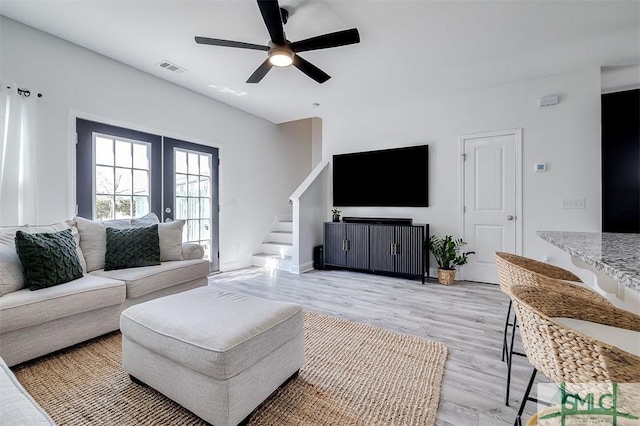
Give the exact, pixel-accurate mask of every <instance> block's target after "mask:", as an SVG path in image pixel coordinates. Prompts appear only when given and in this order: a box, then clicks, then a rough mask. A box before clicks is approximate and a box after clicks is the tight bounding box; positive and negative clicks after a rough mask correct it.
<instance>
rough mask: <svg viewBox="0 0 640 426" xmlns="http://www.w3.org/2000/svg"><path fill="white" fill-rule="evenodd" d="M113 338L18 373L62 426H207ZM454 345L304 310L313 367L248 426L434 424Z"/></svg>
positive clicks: (303, 371)
mask: <svg viewBox="0 0 640 426" xmlns="http://www.w3.org/2000/svg"><path fill="white" fill-rule="evenodd" d="M120 356H121V335H120V333H119V332H115V333H111V334H108V335H106V336H102V337H99V338H96V339H93V340H90V341H88V342H85V343H82V344H80V345H76V346H74V347H72V348H68V349H65V350H62V351H59V352H56V353H54V354H51V355H49V356H46V357H43V358H40V359H37V360H34V361H31V362H27V363H24V364H21V365H19V366H17V367H15V368H14V369H13V370H14V372H15V374H16V376H17V377H18V380H20V382H21V383H22V384H23V386H24V387H25V388H26V389H27V391H29V393H31V395H32V396H33V397H34V399H35V400H36V401H37V402H38V403H39V404H40V405H41V406H42V408H43V409H44V410H45V411H47V413H49V415H50V416H51V417H52V418H53V420H54V421H55V422H56V423H57V424H59V425H109V426H111V425H204V424H206V423H205V422H204V421H202V420H201V419H200V418H198V417H196V416H195V415H194V414H192V413H191V412H189V411H187V410H186V409H184V408H182V407H181V406H180V405H178V404H176V403H174V402H173V401H171V400H169V399H168V398H166V397H164V396H163V395H162V394H160V393H158V392H156V391H154V390H153V389H151V388H149V387H146V386H140V385H137V384H134V383H132V382H131V381H130V380H129V376H128V375H127V374H126V373H125V372H124V371H123V370H122V368H121V366H120ZM446 358H447V348H446V347H445V346H444V345H443V344H442V343H438V342H431V341H427V340H424V339H420V338H417V337H412V336H407V335H403V334H398V333H394V332H390V331H387V330H382V329H379V328H375V327H371V326H368V325H363V324H357V323H354V322H350V321H345V320H342V319H338V318H333V317H327V316H323V315H319V314H314V313H309V312H305V361H306V362H305V365H304V367H303V368H302V369H301V370H300V375H299V376H298V377H297V378H296V379H294V380H292V381H291V382H289V383H288V384H287V385H286V386H284V387H282V388H280V389H279V390H278V391H276V392H275V393H274V394H273V395H271V396H270V397H269V398H268V399H267V400H266V401H265V402H264V403H263V404H262V405H260V406H259V407H258V408H257V409H256V411H255V412H254V413H253V415H252V416H251V420H250V423H249V424H250V425H279V426H280V425H292V426H293V425H296V426H298V425H434V424H435V421H436V414H437V410H438V402H439V400H440V387H441V384H442V377H443V374H444V365H445V361H446Z"/></svg>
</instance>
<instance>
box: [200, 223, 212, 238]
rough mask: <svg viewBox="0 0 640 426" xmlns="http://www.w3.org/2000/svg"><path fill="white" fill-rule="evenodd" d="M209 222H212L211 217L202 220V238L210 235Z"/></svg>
mask: <svg viewBox="0 0 640 426" xmlns="http://www.w3.org/2000/svg"><path fill="white" fill-rule="evenodd" d="M209 223H210V220H209V219H202V220H200V238H206V237H207V235H209V233H210V229H209Z"/></svg>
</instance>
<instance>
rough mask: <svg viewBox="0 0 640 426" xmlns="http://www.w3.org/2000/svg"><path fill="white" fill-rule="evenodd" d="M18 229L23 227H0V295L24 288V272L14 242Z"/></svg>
mask: <svg viewBox="0 0 640 426" xmlns="http://www.w3.org/2000/svg"><path fill="white" fill-rule="evenodd" d="M18 229H22V230H24V229H25V227H21V226H11V227H0V297H2V296H4V295H5V294H8V293H12V292H14V291H18V290H21V289H23V288H24V273H23V271H22V263H21V262H20V258H19V257H18V253H17V252H16V243H15V238H16V231H17V230H18Z"/></svg>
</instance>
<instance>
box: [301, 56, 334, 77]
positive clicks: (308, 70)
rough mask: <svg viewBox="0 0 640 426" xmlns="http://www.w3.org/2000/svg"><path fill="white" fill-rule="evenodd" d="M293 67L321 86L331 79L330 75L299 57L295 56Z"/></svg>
mask: <svg viewBox="0 0 640 426" xmlns="http://www.w3.org/2000/svg"><path fill="white" fill-rule="evenodd" d="M293 65H294V66H295V67H296V68H298V69H299V70H300V71H302V72H303V73H305V74H306V75H308V76H309V77H311V78H312V79H314V80H315V81H317V82H318V83H320V84H322V83H324V82H325V81H327V80H329V79H330V78H331V76H330V75H329V74H327V73H326V72H324V71H322V70H321V69H320V68H318V67H316V66H315V65H313V64H312V63H311V62H309V61H307V60H305V59H303V58H301V57H300V56H298V55H294V56H293Z"/></svg>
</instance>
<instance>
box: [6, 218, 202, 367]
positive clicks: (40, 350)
mask: <svg viewBox="0 0 640 426" xmlns="http://www.w3.org/2000/svg"><path fill="white" fill-rule="evenodd" d="M149 223H157V218H155V215H153V216H152V217H150V218H149V217H145V218H143V219H142V220H141V219H137V220H136V219H132V220H130V221H129V220H119V221H110V222H101V221H89V220H86V219H82V218H74V219H73V220H68V221H65V222H61V223H58V224H54V225H48V226H28V225H25V226H21V227H1V228H0V357H1V358H2V359H4V361H5V362H6V364H7V365H8V366H13V365H16V364H19V363H21V362H24V361H28V360H30V359H33V358H36V357H39V356H42V355H45V354H48V353H50V352H53V351H56V350H59V349H62V348H65V347H68V346H71V345H74V344H76V343H80V342H83V341H85V340H88V339H91V338H94V337H97V336H100V335H102V334H105V333H108V332H111V331H114V330H117V329H118V328H119V320H120V313H121V312H122V311H123V310H124V309H126V308H127V307H129V306H132V305H135V304H137V303H140V302H144V301H147V300H152V299H156V298H158V297H162V296H166V295H170V294H174V293H178V292H182V291H185V290H189V289H192V288H196V287H200V286H205V285H206V284H207V275H208V274H209V272H210V271H209V262H208V260H205V259H203V255H204V250H203V248H202V247H201V246H199V245H197V244H183V243H182V242H181V235H182V226H183V225H184V224H183V223H178V222H174V223H173V224H158V234H159V237H160V253H161V259H160V260H161V261H162V262H161V263H160V264H159V265H154V266H144V267H137V268H129V269H117V270H111V271H105V270H104V269H102V268H103V267H104V251H105V247H104V245H105V241H106V237H105V236H104V235H105V229H106V227H113V228H124V227H132V226H133V227H135V226H148V224H149ZM65 229H69V230H71V233H72V234H73V235H74V238H75V241H76V249H77V252H78V258H79V260H80V263H81V265H82V269H83V276H82V277H81V278H79V279H75V280H72V281H69V282H66V283H63V284H58V285H55V286H53V287H48V288H43V289H39V290H34V291H32V290H30V289H29V288H24V275H23V271H22V265H21V262H20V259H19V257H18V255H17V252H16V249H15V243H14V239H15V234H16V232H17V231H18V230H22V231H23V232H27V233H42V232H49V233H50V232H58V231H62V230H65ZM163 236H164V238H163ZM100 256H102V260H101V257H100Z"/></svg>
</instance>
